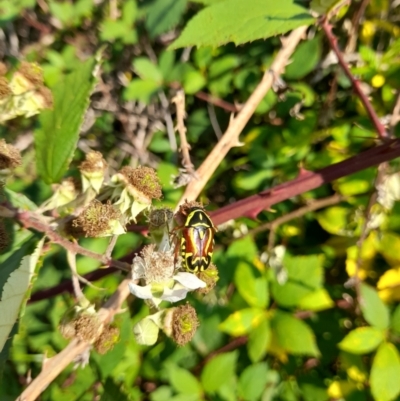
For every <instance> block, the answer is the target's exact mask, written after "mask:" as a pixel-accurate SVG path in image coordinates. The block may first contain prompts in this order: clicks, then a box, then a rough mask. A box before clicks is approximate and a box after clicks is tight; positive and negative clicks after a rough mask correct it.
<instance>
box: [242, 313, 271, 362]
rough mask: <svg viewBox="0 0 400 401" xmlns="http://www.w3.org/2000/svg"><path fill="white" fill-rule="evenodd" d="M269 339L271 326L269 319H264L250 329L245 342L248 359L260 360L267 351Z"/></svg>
mask: <svg viewBox="0 0 400 401" xmlns="http://www.w3.org/2000/svg"><path fill="white" fill-rule="evenodd" d="M270 341H271V327H270V323H269V320H267V319H264V320H262V321H261V322H260V324H259V325H258V326H257V327H256V328H254V329H253V330H251V331H250V334H249V340H248V342H247V352H248V354H249V358H250V360H251V361H252V362H253V363H254V362H258V361H261V360H262V359H263V358H264V356H265V354H266V353H267V349H268V345H269V343H270Z"/></svg>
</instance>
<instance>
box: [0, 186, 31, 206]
mask: <svg viewBox="0 0 400 401" xmlns="http://www.w3.org/2000/svg"><path fill="white" fill-rule="evenodd" d="M5 193H6V195H7V199H8V201H9V202H10V203H11V204H12V205H13V206H14V207H17V208H19V209H23V210H32V211H33V210H36V209H37V206H36V205H35V204H34V203H33V202H32V201H31V200H30V199H29V198H27V197H26V196H25V195H24V194H20V193H16V192H14V191H11V189H8V188H6V189H5Z"/></svg>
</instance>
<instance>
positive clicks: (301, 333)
mask: <svg viewBox="0 0 400 401" xmlns="http://www.w3.org/2000/svg"><path fill="white" fill-rule="evenodd" d="M271 329H272V331H273V333H274V337H275V338H276V339H277V342H278V344H279V345H280V346H281V347H282V348H283V349H284V350H285V351H287V352H289V353H291V354H293V355H311V356H318V355H319V350H318V347H317V344H316V342H315V336H314V333H313V331H312V330H311V329H310V327H309V326H308V325H307V324H306V323H304V322H303V321H301V320H299V319H296V318H295V317H294V316H292V315H290V314H289V313H285V312H281V311H277V312H276V313H275V314H274V316H273V318H272V320H271Z"/></svg>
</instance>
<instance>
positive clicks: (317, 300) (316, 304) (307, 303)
mask: <svg viewBox="0 0 400 401" xmlns="http://www.w3.org/2000/svg"><path fill="white" fill-rule="evenodd" d="M334 305H335V303H334V302H333V301H332V298H331V297H330V296H329V294H328V291H326V290H325V288H320V289H318V290H317V291H315V292H312V293H310V294H307V295H306V296H305V297H304V298H302V299H301V300H300V302H299V303H298V306H299V307H300V308H301V309H304V310H311V311H315V312H319V311H321V310H325V309H329V308H332V307H333V306H334Z"/></svg>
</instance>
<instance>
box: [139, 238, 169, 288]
mask: <svg viewBox="0 0 400 401" xmlns="http://www.w3.org/2000/svg"><path fill="white" fill-rule="evenodd" d="M155 248H156V245H155V244H150V245H147V246H145V247H144V248H143V250H142V252H141V253H140V256H136V257H135V258H134V259H133V265H132V268H133V271H134V272H135V271H140V272H141V273H142V276H143V278H144V281H145V283H146V285H148V284H153V283H164V282H165V281H167V280H169V279H171V278H172V276H173V274H174V270H175V266H174V256H173V254H172V253H171V252H157V251H156V250H155Z"/></svg>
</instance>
